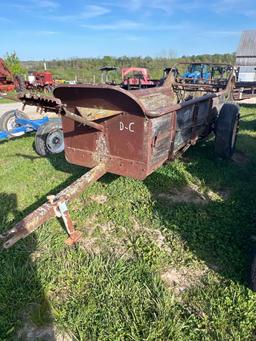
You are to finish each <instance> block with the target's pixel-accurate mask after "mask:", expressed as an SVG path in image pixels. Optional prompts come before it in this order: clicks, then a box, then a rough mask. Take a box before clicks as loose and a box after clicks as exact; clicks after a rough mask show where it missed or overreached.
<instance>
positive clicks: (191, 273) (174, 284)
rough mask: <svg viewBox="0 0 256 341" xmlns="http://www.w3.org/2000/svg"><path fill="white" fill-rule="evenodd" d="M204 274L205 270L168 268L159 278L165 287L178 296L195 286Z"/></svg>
mask: <svg viewBox="0 0 256 341" xmlns="http://www.w3.org/2000/svg"><path fill="white" fill-rule="evenodd" d="M204 274H205V270H194V269H189V268H182V269H179V270H178V269H175V268H170V269H168V270H167V271H165V272H163V273H162V274H161V275H160V276H161V278H162V280H163V282H164V283H165V285H166V286H167V287H168V288H169V289H170V290H172V291H174V293H175V294H180V293H181V292H183V291H184V290H186V289H189V288H191V287H193V286H196V285H198V284H199V283H200V279H201V278H202V276H203V275H204Z"/></svg>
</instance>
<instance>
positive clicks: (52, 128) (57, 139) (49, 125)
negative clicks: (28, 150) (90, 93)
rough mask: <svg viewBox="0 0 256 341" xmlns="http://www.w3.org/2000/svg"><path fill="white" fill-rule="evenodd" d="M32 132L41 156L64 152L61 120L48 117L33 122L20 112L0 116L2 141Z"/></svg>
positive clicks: (12, 111) (36, 148) (9, 112)
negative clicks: (34, 133)
mask: <svg viewBox="0 0 256 341" xmlns="http://www.w3.org/2000/svg"><path fill="white" fill-rule="evenodd" d="M32 131H35V132H36V135H35V144H34V146H35V150H36V152H37V153H38V154H39V155H41V156H46V155H48V154H57V153H60V152H62V151H63V150H64V138H63V132H62V126H61V120H60V119H59V118H48V117H47V116H45V117H43V118H41V119H37V120H31V119H28V118H27V117H26V116H25V115H24V113H22V112H21V111H19V110H11V111H7V112H6V113H4V114H2V115H1V116H0V140H5V139H10V138H14V137H19V136H22V135H24V134H26V133H30V132H32Z"/></svg>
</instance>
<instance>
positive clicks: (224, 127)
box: [215, 103, 240, 159]
mask: <svg viewBox="0 0 256 341" xmlns="http://www.w3.org/2000/svg"><path fill="white" fill-rule="evenodd" d="M239 117H240V115H239V107H238V106H237V105H236V104H233V103H225V104H224V105H223V107H222V108H221V111H220V113H219V116H218V118H217V121H216V124H215V152H216V154H217V155H218V156H219V157H221V158H222V159H229V158H230V157H231V156H232V155H233V153H234V151H235V146H236V140H237V133H238V129H239Z"/></svg>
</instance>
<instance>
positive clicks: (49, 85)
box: [26, 71, 55, 92]
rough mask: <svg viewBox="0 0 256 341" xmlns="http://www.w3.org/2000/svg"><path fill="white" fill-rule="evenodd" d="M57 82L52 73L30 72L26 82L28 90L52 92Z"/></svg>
mask: <svg viewBox="0 0 256 341" xmlns="http://www.w3.org/2000/svg"><path fill="white" fill-rule="evenodd" d="M54 84H55V82H54V80H53V77H52V73H51V72H50V71H43V72H30V73H29V75H28V81H27V82H26V88H27V90H37V91H44V92H51V91H52V89H53V86H54Z"/></svg>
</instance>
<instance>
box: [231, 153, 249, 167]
mask: <svg viewBox="0 0 256 341" xmlns="http://www.w3.org/2000/svg"><path fill="white" fill-rule="evenodd" d="M232 160H233V161H234V162H235V163H237V164H238V165H240V166H245V165H247V163H248V162H249V158H248V157H247V156H246V155H245V154H244V153H242V152H235V153H234V155H233V156H232Z"/></svg>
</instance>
